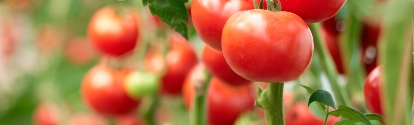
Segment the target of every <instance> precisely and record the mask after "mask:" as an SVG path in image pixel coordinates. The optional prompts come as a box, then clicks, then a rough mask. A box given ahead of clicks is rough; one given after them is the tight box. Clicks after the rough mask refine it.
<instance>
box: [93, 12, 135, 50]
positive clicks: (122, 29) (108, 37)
mask: <svg viewBox="0 0 414 125" xmlns="http://www.w3.org/2000/svg"><path fill="white" fill-rule="evenodd" d="M88 36H89V39H90V40H91V42H92V43H93V45H94V46H95V47H96V48H98V49H99V50H100V51H101V52H102V53H104V54H106V55H110V56H121V55H124V54H126V53H127V52H129V51H131V50H133V49H134V48H135V45H136V44H137V39H138V38H139V27H138V19H137V16H136V14H134V13H128V14H127V15H125V16H124V17H123V18H122V17H119V16H118V15H117V13H116V12H115V11H114V10H113V9H112V8H110V7H105V8H102V9H100V10H99V11H97V12H96V13H95V15H93V17H92V19H91V21H90V23H89V26H88Z"/></svg>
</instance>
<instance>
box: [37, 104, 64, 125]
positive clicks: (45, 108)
mask: <svg viewBox="0 0 414 125" xmlns="http://www.w3.org/2000/svg"><path fill="white" fill-rule="evenodd" d="M59 120H60V111H59V108H58V107H56V105H53V104H51V103H41V104H39V105H38V106H37V108H36V109H35V111H34V123H35V125H58V124H59Z"/></svg>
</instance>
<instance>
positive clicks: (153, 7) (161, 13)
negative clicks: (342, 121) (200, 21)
mask: <svg viewBox="0 0 414 125" xmlns="http://www.w3.org/2000/svg"><path fill="white" fill-rule="evenodd" d="M146 2H147V3H148V6H149V9H150V11H151V13H152V14H153V15H157V16H158V17H159V18H160V19H161V20H162V21H163V22H165V23H166V24H167V25H168V26H170V27H171V28H173V29H175V30H176V31H177V32H178V33H180V34H181V35H183V36H184V38H186V39H188V31H187V25H186V24H185V22H184V21H187V20H188V13H187V8H186V7H185V5H184V3H186V2H188V0H143V3H144V5H147V4H146Z"/></svg>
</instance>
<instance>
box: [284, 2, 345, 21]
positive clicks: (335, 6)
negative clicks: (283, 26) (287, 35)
mask: <svg viewBox="0 0 414 125" xmlns="http://www.w3.org/2000/svg"><path fill="white" fill-rule="evenodd" d="M345 2H346V0H280V3H281V5H282V11H288V12H292V13H295V14H297V15H298V16H300V17H301V18H302V19H303V20H305V21H306V22H309V23H315V22H322V21H325V20H327V19H329V18H331V17H333V16H334V15H335V14H336V13H338V12H339V10H340V9H341V8H342V6H344V4H345Z"/></svg>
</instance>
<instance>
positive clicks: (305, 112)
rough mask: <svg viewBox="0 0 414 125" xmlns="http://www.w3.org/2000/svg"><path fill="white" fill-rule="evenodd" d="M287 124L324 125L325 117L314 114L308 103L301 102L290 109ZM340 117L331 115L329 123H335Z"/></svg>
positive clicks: (331, 124) (330, 124) (329, 124)
mask: <svg viewBox="0 0 414 125" xmlns="http://www.w3.org/2000/svg"><path fill="white" fill-rule="evenodd" d="M285 119H286V121H285V122H286V125H323V124H324V119H322V118H318V117H316V116H314V115H313V114H312V112H311V110H310V109H309V108H308V106H307V105H306V103H303V102H299V103H297V104H295V105H293V106H292V108H290V109H289V111H288V113H287V115H286V117H285ZM339 120H340V119H339V118H338V117H332V116H330V117H329V118H328V121H327V123H326V124H327V125H335V123H336V122H338V121H339Z"/></svg>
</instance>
